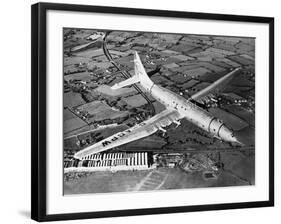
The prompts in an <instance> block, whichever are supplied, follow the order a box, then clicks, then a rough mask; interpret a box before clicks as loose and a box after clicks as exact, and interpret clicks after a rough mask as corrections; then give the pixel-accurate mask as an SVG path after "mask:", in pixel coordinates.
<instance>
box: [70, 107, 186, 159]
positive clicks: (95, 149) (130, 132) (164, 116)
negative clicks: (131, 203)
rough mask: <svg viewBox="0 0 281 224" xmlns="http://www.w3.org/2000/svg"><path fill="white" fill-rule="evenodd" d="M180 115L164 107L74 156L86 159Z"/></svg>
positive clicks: (127, 141) (144, 135)
mask: <svg viewBox="0 0 281 224" xmlns="http://www.w3.org/2000/svg"><path fill="white" fill-rule="evenodd" d="M181 118H182V116H181V115H180V114H179V113H178V112H177V111H176V110H171V109H166V110H164V111H162V112H161V113H159V114H157V115H155V116H153V117H151V118H150V119H148V120H146V121H144V122H142V123H140V124H137V125H136V126H134V127H132V128H129V129H127V130H125V131H122V132H118V133H116V134H114V135H112V136H110V137H108V138H106V139H104V140H102V141H100V142H98V143H96V144H94V145H91V146H89V147H87V148H85V149H83V150H81V151H79V152H77V153H76V154H75V155H74V157H75V158H77V159H87V157H89V156H90V155H91V154H95V153H100V152H103V151H106V150H108V149H111V148H114V147H117V146H120V145H123V144H126V143H129V142H132V141H135V140H138V139H141V138H144V137H147V136H149V135H152V134H153V133H155V132H156V131H157V130H159V129H160V130H161V129H162V127H166V126H169V125H170V124H171V123H172V122H175V121H177V120H179V119H181Z"/></svg>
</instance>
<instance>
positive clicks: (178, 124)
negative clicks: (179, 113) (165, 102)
mask: <svg viewBox="0 0 281 224" xmlns="http://www.w3.org/2000/svg"><path fill="white" fill-rule="evenodd" d="M173 122H174V123H175V124H176V125H177V126H176V127H175V128H177V127H178V126H180V124H181V123H180V122H179V121H173Z"/></svg>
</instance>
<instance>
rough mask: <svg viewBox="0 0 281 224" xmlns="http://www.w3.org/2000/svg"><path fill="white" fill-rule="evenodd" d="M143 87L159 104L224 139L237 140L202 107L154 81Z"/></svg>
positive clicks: (220, 122) (219, 121)
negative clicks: (174, 110)
mask: <svg viewBox="0 0 281 224" xmlns="http://www.w3.org/2000/svg"><path fill="white" fill-rule="evenodd" d="M143 87H144V88H145V90H146V92H148V93H149V94H151V95H152V96H153V97H154V98H155V99H156V100H157V101H159V102H160V103H161V104H164V105H165V106H166V107H167V108H172V109H176V110H177V111H178V112H179V113H180V114H182V115H183V116H184V117H185V118H186V119H187V120H188V121H190V122H191V123H193V124H194V125H196V126H198V127H200V128H202V129H203V130H205V131H207V132H209V133H211V134H212V135H214V136H215V137H217V138H219V139H222V140H224V141H227V142H237V139H236V138H235V137H234V135H233V132H232V131H231V130H230V129H229V128H227V127H226V125H225V124H224V123H223V122H222V121H221V120H219V119H218V118H216V117H214V116H212V115H211V114H210V113H208V112H207V111H206V110H204V109H203V108H201V107H199V106H197V105H196V104H194V103H192V102H191V101H189V100H187V99H185V98H184V97H182V96H180V95H178V94H175V93H174V92H172V91H170V90H168V89H166V88H163V87H161V86H157V85H156V84H155V83H150V84H149V86H148V85H146V86H143Z"/></svg>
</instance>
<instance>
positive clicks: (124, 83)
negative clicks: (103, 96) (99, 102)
mask: <svg viewBox="0 0 281 224" xmlns="http://www.w3.org/2000/svg"><path fill="white" fill-rule="evenodd" d="M139 81H140V79H139V77H138V76H136V75H135V76H133V77H131V78H129V79H126V80H124V81H122V82H119V83H116V84H114V85H113V86H112V87H111V89H120V88H123V87H125V86H130V85H132V84H135V83H138V82H139Z"/></svg>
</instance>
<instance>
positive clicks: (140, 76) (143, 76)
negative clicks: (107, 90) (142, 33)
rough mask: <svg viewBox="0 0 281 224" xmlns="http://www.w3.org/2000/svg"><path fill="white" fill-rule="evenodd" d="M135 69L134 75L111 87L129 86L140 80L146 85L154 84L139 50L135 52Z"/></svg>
mask: <svg viewBox="0 0 281 224" xmlns="http://www.w3.org/2000/svg"><path fill="white" fill-rule="evenodd" d="M134 70H135V74H134V76H132V77H131V78H129V79H126V80H125V81H122V82H119V83H116V84H115V85H113V86H112V87H111V89H120V88H122V87H125V86H129V85H132V84H135V83H139V82H140V83H141V85H142V86H144V87H147V86H151V85H152V84H153V82H152V81H151V79H150V78H149V77H148V75H147V73H146V71H145V69H144V67H143V65H142V63H141V60H140V57H139V55H138V53H137V52H135V54H134Z"/></svg>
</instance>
